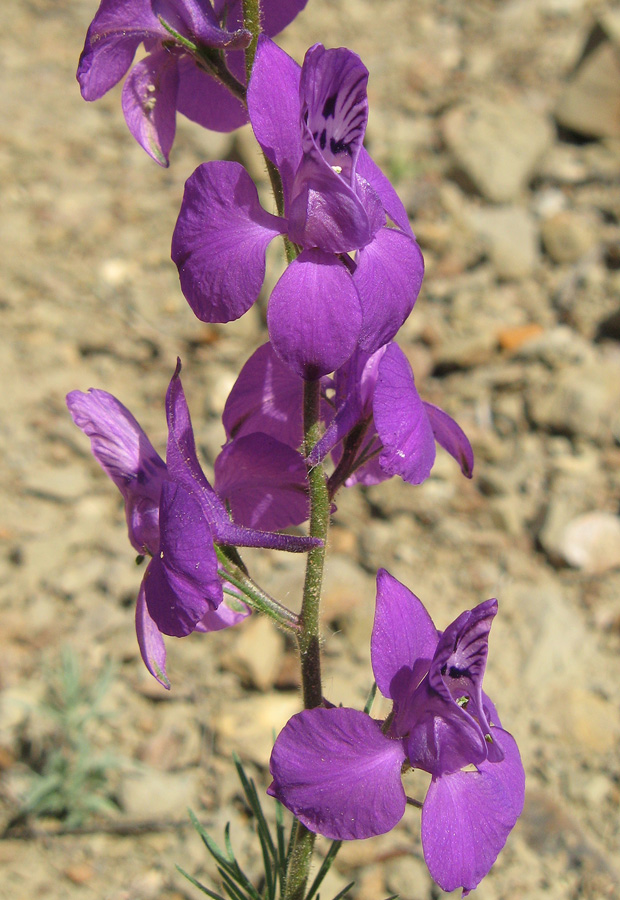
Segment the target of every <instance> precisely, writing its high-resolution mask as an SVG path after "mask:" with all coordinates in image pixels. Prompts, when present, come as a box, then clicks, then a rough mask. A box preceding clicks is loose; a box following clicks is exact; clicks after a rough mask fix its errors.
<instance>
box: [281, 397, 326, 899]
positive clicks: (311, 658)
mask: <svg viewBox="0 0 620 900" xmlns="http://www.w3.org/2000/svg"><path fill="white" fill-rule="evenodd" d="M320 391H321V385H320V382H319V381H306V382H304V455H305V456H308V454H309V453H310V451H311V450H312V448H313V447H314V445H315V444H316V442H317V441H318V440H319V438H320V423H319V403H320V396H321V394H320ZM308 481H309V484H310V534H311V535H312V536H313V537H320V538H321V540H322V541H323V543H322V545H321V546H320V547H314V548H313V549H312V550H311V551H310V552H309V553H308V558H307V563H306V578H305V582H304V593H303V601H302V607H301V615H300V624H301V631H300V632H299V634H298V637H297V641H298V645H299V654H300V657H301V683H302V693H303V699H304V707H305V708H306V709H313V708H314V707H316V706H320V705H321V704H322V702H323V688H322V685H321V632H320V619H319V613H320V602H321V587H322V584H323V566H324V563H325V545H326V543H327V531H328V527H329V510H330V500H329V495H328V492H327V481H326V478H325V472H324V469H323V466H322V465H319V466H310V467H309V468H308ZM315 837H316V835H315V834H314V833H313V832H311V831H308V829H307V828H306V827H305V825H302V824H301V822H295V825H294V833H293V835H292V841H291V854H290V857H289V861H288V866H287V875H286V889H285V894H284V900H303V897H304V894H305V890H306V885H307V883H308V875H309V873H310V864H311V862H312V852H313V850H314V840H315Z"/></svg>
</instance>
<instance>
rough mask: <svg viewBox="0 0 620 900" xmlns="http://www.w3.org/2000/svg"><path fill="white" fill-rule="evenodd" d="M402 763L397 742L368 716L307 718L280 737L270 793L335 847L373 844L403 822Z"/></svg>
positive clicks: (315, 714)
mask: <svg viewBox="0 0 620 900" xmlns="http://www.w3.org/2000/svg"><path fill="white" fill-rule="evenodd" d="M403 761H404V751H403V745H402V742H401V741H397V740H396V741H395V740H390V739H389V738H387V737H386V736H385V735H384V734H382V732H381V727H380V724H379V723H378V722H375V721H374V719H371V718H370V717H369V716H367V715H366V714H365V713H363V712H360V711H358V710H355V709H335V708H332V709H311V710H305V711H304V712H302V713H299V714H298V715H296V716H293V718H292V719H290V720H289V722H288V723H287V724H286V725H285V726H284V728H283V730H282V731H281V732H280V734H279V735H278V738H277V740H276V743H275V746H274V748H273V752H272V754H271V761H270V764H269V767H270V770H271V774H272V776H273V783H272V784H271V786H270V787H269V789H268V793H269V794H271V796H273V797H277V799H278V800H280V802H281V803H283V804H284V806H286V807H287V809H290V810H291V812H293V813H294V815H296V816H297V818H298V819H300V820H301V822H303V824H304V825H305V826H306V827H307V828H309V829H310V830H311V831H315V832H318V833H319V834H323V835H325V836H326V837H328V838H331V839H332V840H353V839H360V838H367V837H372V836H373V835H377V834H384V833H385V832H386V831H389V830H390V829H391V828H393V827H394V826H395V825H396V824H397V823H398V822H399V821H400V819H401V818H402V816H403V813H404V811H405V805H406V799H405V792H404V789H403V786H402V782H401V777H400V772H401V766H402V763H403Z"/></svg>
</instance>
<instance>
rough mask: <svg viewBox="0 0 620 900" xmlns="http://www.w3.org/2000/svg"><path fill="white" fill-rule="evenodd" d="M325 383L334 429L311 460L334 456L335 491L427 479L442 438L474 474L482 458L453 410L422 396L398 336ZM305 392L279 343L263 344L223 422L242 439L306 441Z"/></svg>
mask: <svg viewBox="0 0 620 900" xmlns="http://www.w3.org/2000/svg"><path fill="white" fill-rule="evenodd" d="M321 389H322V394H323V400H322V404H321V419H322V421H323V423H324V425H325V428H326V430H325V434H324V435H323V437H322V438H321V440H320V441H319V442H318V443H317V445H316V446H315V447H314V449H313V450H312V452H311V454H310V457H309V459H308V462H309V463H310V464H311V465H317V464H318V463H319V462H321V461H322V460H323V459H325V457H326V456H327V455H328V454H329V453H331V454H332V455H333V457H334V462H335V463H336V471H335V472H334V474H333V475H332V477H331V478H330V491H331V493H332V495H333V494H334V493H335V492H336V491H337V490H338V488H339V487H341V486H342V484H343V483H344V484H345V485H346V486H347V487H350V486H352V485H354V484H359V483H361V484H377V483H379V482H381V481H385V480H386V479H387V478H390V477H392V476H393V475H399V476H400V477H401V478H403V480H405V481H407V482H409V483H411V484H420V483H421V482H422V481H424V480H425V479H426V478H427V477H428V475H429V474H430V472H431V469H432V467H433V464H434V462H435V442H437V443H438V444H440V445H441V446H442V447H443V448H444V449H445V450H446V451H447V452H448V453H450V455H451V456H453V457H454V458H455V459H456V461H457V462H458V463H459V465H460V467H461V470H462V472H463V474H464V475H466V476H467V477H471V474H472V471H473V465H474V458H473V452H472V448H471V445H470V443H469V441H468V439H467V436H466V435H465V434H464V432H463V430H462V429H461V428H460V427H459V425H457V423H456V422H455V421H454V420H453V419H452V418H451V417H450V416H449V415H448V414H447V413H445V412H444V411H443V410H441V409H439V407H437V406H434V405H433V404H431V403H426V402H424V401H423V400H422V399H421V398H420V396H419V394H418V392H417V389H416V386H415V381H414V377H413V372H412V370H411V366H410V365H409V362H408V360H407V358H406V356H405V354H404V353H403V351H402V350H401V349H400V347H399V346H398V345H397V344H396V343H394V342H390V343H389V344H386V345H385V346H383V347H381V348H380V349H379V350H377V351H376V352H375V353H368V352H364V351H362V350H357V351H356V352H355V353H354V354H353V356H352V357H351V359H350V360H349V361H348V362H346V363H345V364H344V366H342V367H341V368H340V369H338V370H337V371H336V372H335V373H334V376H333V379H330V378H324V379H323V380H322V383H321ZM302 391H303V381H302V380H301V378H299V377H298V376H295V375H294V374H293V373H291V372H290V370H289V369H288V367H287V366H286V365H285V364H284V363H282V362H281V360H280V359H279V358H278V357H277V356H276V354H275V352H274V350H273V347H272V346H271V344H265V345H263V346H262V347H260V348H259V349H258V350H257V351H256V352H255V353H254V354H253V355H252V356H251V357H250V359H249V360H248V361H247V363H246V364H245V366H244V367H243V369H242V370H241V372H240V374H239V377H238V378H237V381H236V382H235V384H234V386H233V388H232V390H231V392H230V394H229V397H228V400H227V401H226V406H225V408H224V414H223V417H222V421H223V423H224V427H225V429H226V434H227V436H228V437H229V438H230V439H235V440H237V439H239V437H241V436H242V435H244V434H248V433H251V432H252V431H263V432H266V433H268V434H271V435H274V436H275V435H279V436H280V439H281V440H282V441H284V442H286V443H288V444H289V445H290V446H291V447H298V446H299V445H300V443H301V434H302V421H301V411H300V398H301V395H302ZM343 457H344V458H343Z"/></svg>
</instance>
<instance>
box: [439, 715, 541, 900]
mask: <svg viewBox="0 0 620 900" xmlns="http://www.w3.org/2000/svg"><path fill="white" fill-rule="evenodd" d="M494 731H496V732H497V735H496V739H497V742H498V744H501V747H502V750H503V754H504V756H503V759H502V761H501V762H498V763H492V762H483V763H481V764H480V765H479V766H478V771H474V772H472V771H466V772H460V771H459V772H454V773H452V774H450V775H446V776H444V777H441V778H433V780H432V781H431V784H430V787H429V789H428V793H427V795H426V800H425V801H424V806H423V809H422V848H423V850H424V859H425V860H426V864H427V866H428V868H429V871H430V873H431V875H432V877H433V878H434V879H435V881H436V882H437V884H438V885H439V886H440V887H441V888H442V889H443V890H444V891H453V890H456V889H457V888H459V887H460V888H463V889H464V894H463V896H465V895H466V894H467V893H469V891H473V890H474V888H475V887H476V886H477V885H478V884H479V883H480V881H481V880H482V879H483V878H484V876H485V875H486V874H487V873H488V872H489V870H490V868H491V866H492V865H493V863H494V862H495V860H496V858H497V855H498V853H499V852H500V850H501V849H502V848H503V846H504V844H505V843H506V839H507V837H508V835H509V834H510V831H511V830H512V828H513V827H514V825H515V822H516V821H517V819H518V817H519V815H520V814H521V811H522V809H523V799H524V793H525V775H524V772H523V765H522V763H521V758H520V756H519V750H518V748H517V745H516V743H515V741H514V739H513V738H512V736H511V735H510V734H509V733H508V732H507V731H502V730H501V729H494Z"/></svg>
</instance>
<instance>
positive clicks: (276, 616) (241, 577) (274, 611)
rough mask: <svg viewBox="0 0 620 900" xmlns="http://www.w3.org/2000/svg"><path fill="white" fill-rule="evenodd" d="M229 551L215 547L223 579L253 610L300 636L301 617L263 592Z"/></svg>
mask: <svg viewBox="0 0 620 900" xmlns="http://www.w3.org/2000/svg"><path fill="white" fill-rule="evenodd" d="M227 550H230V548H224V547H220V546H218V545H217V544H216V545H215V552H216V553H217V558H218V562H219V564H220V566H221V567H222V570H223V572H222V575H223V577H224V578H225V579H226V580H227V581H229V582H230V583H231V584H232V585H234V586H235V587H236V588H237V589H238V590H240V591H241V593H242V594H243V596H244V597H245V599H246V600H247V602H248V605H249V606H251V607H252V609H256V610H258V611H259V612H262V613H264V614H265V615H267V616H269V618H270V619H273V620H274V622H276V623H277V624H278V625H279V626H280V627H281V628H284V629H285V630H286V631H288V632H290V633H291V634H298V633H299V631H300V623H299V616H298V615H296V614H295V613H294V612H293V611H292V610H290V609H289V608H288V607H287V606H283V605H282V604H281V603H278V601H277V600H274V598H273V597H270V596H269V594H267V593H266V592H265V591H263V589H262V588H261V587H259V586H258V585H257V584H256V582H255V581H253V580H252V579H251V578H250V576H249V575H248V574H247V572H245V571H244V570H243V568H242V567H241V565H238V564H237V563H236V562H234V561H233V560H232V559H231V554H230V553H227V552H226V551H227Z"/></svg>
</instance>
